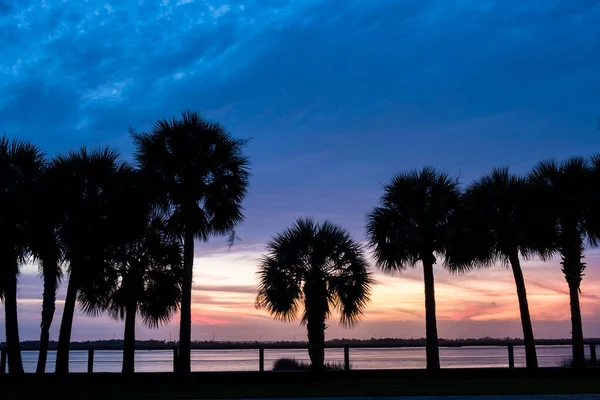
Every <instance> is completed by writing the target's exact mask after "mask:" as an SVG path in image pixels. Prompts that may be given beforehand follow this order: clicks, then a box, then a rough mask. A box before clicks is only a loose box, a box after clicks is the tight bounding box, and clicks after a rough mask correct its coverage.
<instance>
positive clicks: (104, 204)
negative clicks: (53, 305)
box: [50, 148, 131, 373]
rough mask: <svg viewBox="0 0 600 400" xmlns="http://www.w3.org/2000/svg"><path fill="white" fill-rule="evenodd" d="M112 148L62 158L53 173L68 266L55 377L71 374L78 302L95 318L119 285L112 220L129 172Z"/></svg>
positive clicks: (116, 227)
mask: <svg viewBox="0 0 600 400" xmlns="http://www.w3.org/2000/svg"><path fill="white" fill-rule="evenodd" d="M118 157H119V155H118V153H117V152H116V151H114V150H112V149H110V148H105V149H99V150H95V151H88V150H87V149H85V148H82V149H81V150H79V151H72V152H70V153H69V154H68V155H67V156H62V155H59V156H57V157H56V158H55V159H54V160H52V162H51V165H50V168H52V169H54V173H55V174H56V176H57V179H59V180H60V181H61V182H62V185H63V196H62V197H61V199H60V201H62V202H64V209H65V218H64V221H63V223H62V224H61V225H60V229H59V235H60V237H61V240H62V243H63V246H64V258H65V260H66V261H68V269H67V270H68V273H69V283H68V285H67V295H66V299H65V305H64V311H63V315H62V321H61V325H60V333H59V338H58V351H57V355H56V372H57V373H67V372H68V371H69V347H70V339H71V328H72V326H73V315H74V312H75V303H76V301H77V299H79V301H80V305H81V306H82V308H83V310H84V311H85V312H87V313H89V314H96V313H98V312H99V311H101V310H104V309H106V307H107V306H108V304H107V296H106V293H109V292H110V291H111V290H112V288H113V286H114V284H115V282H116V277H115V274H116V272H115V271H114V270H113V268H112V266H111V262H110V261H111V256H112V254H111V251H113V250H112V249H113V242H114V240H115V239H114V237H115V232H118V231H119V229H121V228H120V223H119V221H118V219H117V218H114V216H115V215H116V214H117V211H116V210H118V209H119V206H120V204H119V201H120V199H122V198H123V193H122V192H123V188H124V187H125V185H126V182H127V179H126V178H127V177H128V176H129V175H128V174H129V173H130V169H131V168H130V167H129V166H127V165H126V164H124V163H121V162H119V161H118Z"/></svg>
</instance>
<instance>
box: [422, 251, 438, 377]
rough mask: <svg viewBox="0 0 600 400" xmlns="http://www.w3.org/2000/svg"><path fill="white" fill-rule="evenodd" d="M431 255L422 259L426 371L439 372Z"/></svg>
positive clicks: (432, 260)
mask: <svg viewBox="0 0 600 400" xmlns="http://www.w3.org/2000/svg"><path fill="white" fill-rule="evenodd" d="M434 260H435V257H434V256H433V254H432V255H431V257H429V258H425V259H423V275H424V281H425V335H426V353H427V370H428V371H432V372H437V371H439V370H440V348H439V341H438V331H437V319H436V316H435V282H434V279H433V264H434V262H435V261H434Z"/></svg>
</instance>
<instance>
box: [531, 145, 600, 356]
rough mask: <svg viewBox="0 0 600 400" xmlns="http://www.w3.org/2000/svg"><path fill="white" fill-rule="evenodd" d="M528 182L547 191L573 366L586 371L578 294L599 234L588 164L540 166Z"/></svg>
mask: <svg viewBox="0 0 600 400" xmlns="http://www.w3.org/2000/svg"><path fill="white" fill-rule="evenodd" d="M529 180H530V181H531V182H532V184H534V185H536V186H537V187H538V190H540V191H543V192H544V195H545V196H544V201H545V202H546V204H547V205H548V207H549V212H550V213H551V216H552V217H553V219H554V221H553V222H554V232H555V234H556V237H557V240H556V242H555V243H551V244H549V250H551V251H555V252H557V253H559V254H560V256H561V258H562V262H561V265H562V271H563V273H564V275H565V279H566V281H567V284H568V286H569V297H570V306H571V328H572V330H571V334H572V340H573V367H574V368H585V353H584V343H583V326H582V322H581V310H580V306H579V291H580V286H581V280H582V278H583V272H584V270H585V263H584V262H583V261H582V260H583V258H584V252H585V249H584V242H585V241H586V240H587V241H588V243H589V245H590V246H592V247H596V246H597V245H598V231H597V229H595V228H596V227H597V225H596V224H595V221H594V218H593V216H594V215H593V210H594V208H595V204H594V188H593V181H592V171H591V169H590V165H589V164H588V162H587V161H586V160H585V159H583V158H581V157H573V158H570V159H567V160H565V161H562V162H557V161H555V160H550V161H543V162H541V163H539V164H538V165H537V166H536V167H535V168H534V169H533V171H532V172H531V174H530V176H529Z"/></svg>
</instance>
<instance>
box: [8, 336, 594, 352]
mask: <svg viewBox="0 0 600 400" xmlns="http://www.w3.org/2000/svg"><path fill="white" fill-rule="evenodd" d="M535 342H536V344H537V345H542V346H543V345H544V344H554V345H556V344H557V342H562V343H564V344H565V345H570V344H571V339H536V341H535ZM586 342H600V338H588V339H586ZM261 344H263V345H268V346H269V347H277V346H278V345H281V346H282V347H287V348H290V347H296V346H297V347H298V348H304V347H306V345H307V342H306V341H260V342H259V341H212V340H211V341H193V342H192V347H193V348H195V349H211V348H219V349H226V348H228V346H231V348H232V349H234V348H235V349H240V348H244V347H245V346H248V347H249V348H256V346H257V345H261ZM325 344H326V346H335V347H339V346H343V345H350V346H352V347H360V346H364V347H377V346H395V345H397V346H399V347H424V346H425V338H418V339H397V338H382V339H365V340H361V339H332V340H328V341H326V342H325ZM510 344H513V345H522V344H523V339H518V338H489V337H484V338H469V339H440V340H439V345H440V346H441V347H458V346H469V345H477V346H485V345H490V346H506V345H510ZM122 345H123V340H92V341H85V342H71V350H85V349H89V348H92V347H93V348H94V349H98V350H101V349H102V348H107V349H115V348H121V347H122ZM5 346H6V343H4V342H2V343H0V348H4V347H5ZM57 346H58V342H56V341H51V342H50V343H49V350H56V348H57ZM171 346H172V347H173V348H174V347H177V346H178V343H177V342H176V341H167V340H137V341H136V347H137V348H139V349H140V350H151V349H153V348H156V349H164V348H165V347H171ZM38 348H39V341H23V342H21V349H22V350H37V349H38Z"/></svg>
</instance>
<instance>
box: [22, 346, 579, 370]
mask: <svg viewBox="0 0 600 400" xmlns="http://www.w3.org/2000/svg"><path fill="white" fill-rule="evenodd" d="M587 351H589V348H588V347H586V352H587ZM537 354H538V361H539V365H540V367H555V366H558V365H560V363H561V361H562V360H564V359H566V358H570V356H571V347H570V346H538V347H537ZM587 355H589V354H587ZM135 356H136V359H135V370H136V372H171V371H173V351H171V350H139V351H136V354H135ZM121 357H122V352H121V351H111V350H106V351H105V350H103V351H96V352H95V353H94V372H120V371H121ZM282 357H288V358H295V359H297V360H305V361H308V359H309V358H308V352H307V351H306V350H269V349H266V350H265V369H270V368H271V367H272V366H273V363H274V361H275V360H277V359H279V358H282ZM325 360H326V361H327V362H334V363H339V364H342V363H343V362H344V350H343V349H327V350H326V352H325ZM55 361H56V352H54V351H50V352H48V363H47V368H46V371H47V372H53V371H54V363H55ZM440 362H441V365H442V368H490V367H508V350H507V348H506V347H458V348H440ZM36 364H37V352H36V351H23V366H24V368H25V371H26V372H35V368H36ZM350 364H351V365H352V368H353V369H406V368H425V349H424V348H390V349H358V348H357V349H354V348H351V349H350ZM515 366H517V367H524V366H525V351H524V348H523V347H521V346H517V347H515ZM70 371H71V372H86V371H87V351H72V352H71V355H70ZM192 371H258V350H193V351H192Z"/></svg>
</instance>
